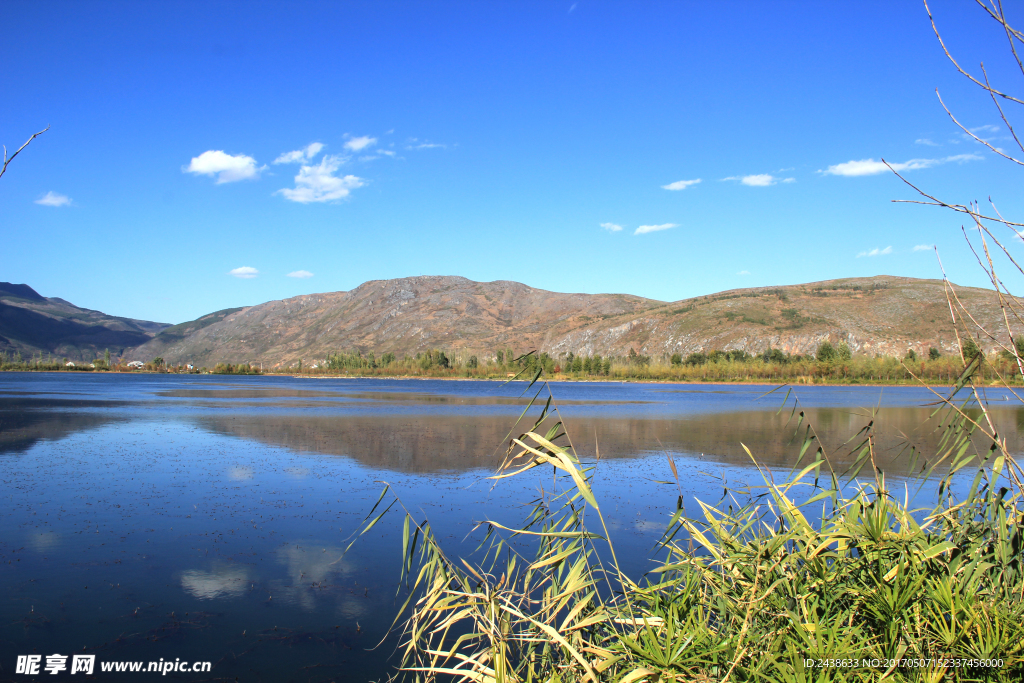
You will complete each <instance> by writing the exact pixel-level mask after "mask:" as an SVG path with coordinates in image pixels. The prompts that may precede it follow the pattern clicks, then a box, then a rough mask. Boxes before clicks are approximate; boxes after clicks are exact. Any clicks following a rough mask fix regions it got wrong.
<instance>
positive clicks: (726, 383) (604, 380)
mask: <svg viewBox="0 0 1024 683" xmlns="http://www.w3.org/2000/svg"><path fill="white" fill-rule="evenodd" d="M16 372H23V373H31V374H48V375H65V374H66V375H199V373H176V372H152V371H147V370H133V371H131V372H118V371H115V370H107V371H102V370H101V371H98V372H96V371H73V370H0V374H4V373H16ZM206 375H208V376H210V375H214V373H206ZM199 376H202V375H199ZM215 376H217V377H225V378H227V377H287V378H291V379H314V380H318V379H378V380H421V381H426V380H441V381H445V382H500V383H502V384H504V383H508V382H524V381H529V378H525V379H524V378H523V377H520V378H517V379H513V378H511V377H509V378H505V379H502V378H500V377H424V376H422V375H296V374H288V373H273V372H266V373H259V374H248V375H246V374H231V373H223V374H216V375H215ZM538 381H547V382H567V383H569V382H573V383H577V382H578V383H582V384H602V383H609V384H693V385H708V386H765V387H767V386H774V387H783V386H790V387H927V388H929V389H936V390H940V389H952V388H953V387H952V385H946V384H922V383H920V382H912V381H902V382H878V381H857V382H828V381H823V382H811V383H804V382H801V383H791V382H776V381H771V380H760V379H743V380H686V379H640V378H598V377H594V378H586V379H577V378H572V377H552V378H548V379H542V380H538ZM1016 386H1017V385H1013V384H1011V385H1006V384H1002V383H999V382H994V383H989V384H983V385H982V384H979V385H978V388H979V389H984V388H1014V387H1016Z"/></svg>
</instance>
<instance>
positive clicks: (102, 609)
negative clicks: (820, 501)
mask: <svg viewBox="0 0 1024 683" xmlns="http://www.w3.org/2000/svg"><path fill="white" fill-rule="evenodd" d="M522 389H523V385H522V383H519V385H518V386H515V385H502V384H500V383H497V382H444V381H417V380H341V379H294V378H280V377H240V378H226V377H214V376H171V375H167V376H163V375H71V374H31V373H27V374H21V373H5V374H0V680H7V679H15V680H17V679H21V680H28V678H29V677H25V676H16V675H15V674H14V669H15V661H16V656H17V655H19V654H31V653H37V654H42V655H49V654H54V653H60V654H65V655H70V654H73V653H85V654H95V655H96V656H97V661H98V662H102V661H111V660H135V661H147V662H148V661H157V660H159V659H161V658H163V659H165V660H174V659H176V658H180V659H182V660H189V661H194V660H209V661H212V662H213V668H212V671H211V673H208V674H191V673H189V674H182V673H179V674H175V673H168V674H167V676H166V677H167V678H171V679H179V680H189V681H200V680H235V678H236V677H237V678H238V680H241V681H335V680H336V681H342V680H344V681H368V680H380V679H384V678H385V677H386V676H387V675H388V673H390V672H392V671H393V665H394V661H395V659H394V657H393V656H392V655H393V652H394V648H395V644H396V642H397V641H396V638H395V637H394V636H391V637H389V636H387V627H388V625H389V624H390V622H391V619H392V618H393V616H394V612H395V609H396V607H397V605H398V604H401V603H400V601H399V602H398V603H397V604H396V590H397V587H398V578H399V564H398V563H399V561H400V558H399V554H400V543H401V541H400V538H401V532H400V528H401V518H400V517H398V516H397V515H394V516H392V517H386V518H385V519H384V520H382V521H381V523H380V524H378V525H377V526H376V527H375V528H374V529H373V531H372V532H371V534H369V535H367V536H364V537H363V538H361V539H360V540H359V541H358V542H357V543H356V544H355V546H354V547H353V549H352V550H351V551H350V552H349V553H348V554H347V555H345V556H344V557H343V558H342V557H341V556H342V549H343V548H344V547H345V545H347V539H349V537H350V535H351V534H352V533H353V531H355V530H357V529H358V528H359V523H360V521H361V520H362V519H363V517H364V516H365V515H366V513H367V512H368V511H369V509H370V508H371V507H372V506H373V504H374V502H375V501H376V500H377V497H378V495H379V494H380V491H381V489H382V486H383V484H382V483H381V482H384V481H387V482H389V483H391V484H392V485H393V486H394V489H395V490H396V491H397V492H398V493H399V494H400V495H401V497H402V499H403V500H404V502H405V503H406V505H407V506H408V507H409V508H411V509H414V510H419V511H422V512H423V513H424V514H425V515H427V516H428V517H429V518H430V519H431V522H432V523H433V525H434V527H435V530H436V531H437V533H438V535H439V537H440V538H442V540H443V541H444V542H445V543H447V544H448V547H449V550H450V551H451V552H452V553H461V554H466V553H468V552H469V551H470V550H472V548H474V547H475V546H476V543H477V542H478V541H479V538H478V537H476V536H472V535H470V536H469V537H468V538H467V535H469V534H470V532H471V531H472V529H473V527H474V526H475V524H476V523H477V522H478V521H480V520H484V519H494V520H497V521H501V522H502V523H504V524H506V525H512V524H515V523H517V522H519V521H520V520H521V519H522V518H523V516H524V514H525V508H524V504H526V503H529V501H531V500H533V499H534V498H536V497H537V496H538V495H539V494H538V491H539V489H540V487H542V486H544V485H546V483H548V482H550V474H547V475H546V476H541V475H538V476H536V477H533V476H525V477H522V478H520V479H516V480H512V481H506V482H503V483H501V484H500V485H498V486H496V487H495V486H492V482H490V481H488V480H487V479H486V477H487V476H488V474H490V473H491V472H492V471H493V469H494V467H495V466H496V465H497V464H498V463H499V462H500V458H501V455H502V453H503V448H502V447H501V444H502V442H503V440H504V439H505V437H506V435H507V434H508V432H509V430H510V429H511V427H512V424H513V423H514V422H515V419H516V417H517V416H518V415H519V413H520V412H522V410H523V409H524V407H525V405H526V401H525V399H523V398H521V397H520V392H521V391H522ZM552 391H553V392H554V395H555V398H556V402H557V405H558V406H559V409H560V412H561V415H562V417H563V418H564V420H565V422H566V424H567V425H568V431H569V435H570V436H571V438H572V440H573V443H574V445H575V447H576V449H577V451H578V452H579V453H580V455H581V457H583V458H584V459H585V460H587V461H596V458H595V456H596V455H597V452H598V449H599V450H600V460H599V461H597V462H598V464H597V475H596V484H595V490H596V493H597V496H598V499H599V501H600V502H601V504H602V508H603V510H604V511H605V514H606V516H607V517H608V518H609V522H610V526H611V527H612V533H613V537H614V540H615V542H616V544H617V546H618V547H619V548H620V553H619V556H620V557H624V558H627V562H628V564H627V566H626V567H625V569H626V571H627V572H628V573H630V574H632V575H634V576H640V575H641V574H642V573H643V572H644V571H645V569H646V568H647V567H648V564H647V560H646V559H645V558H647V557H649V551H650V549H651V547H652V546H653V545H654V543H655V541H656V540H657V539H658V537H659V535H660V533H661V531H663V530H664V526H665V522H666V521H667V519H668V516H669V515H670V514H671V512H672V511H673V510H674V507H675V502H676V496H677V495H678V491H677V489H676V484H675V483H673V484H671V485H666V484H660V483H657V482H658V481H664V480H668V479H671V475H670V473H669V468H668V465H667V459H666V458H667V456H668V457H672V458H673V459H674V461H675V463H676V465H677V468H678V470H679V474H680V486H681V490H682V492H683V494H684V497H685V499H686V500H688V501H691V504H692V501H693V499H694V498H700V499H703V500H706V501H712V502H713V501H715V500H717V499H718V498H719V497H720V496H721V495H722V488H723V481H724V482H727V483H728V484H729V485H740V484H742V483H744V482H750V483H752V484H753V483H757V482H758V481H759V478H758V476H757V473H756V472H755V471H752V470H751V468H750V467H749V459H748V458H747V456H746V454H745V453H744V452H743V450H742V448H741V446H740V443H741V442H742V443H745V444H746V445H747V446H748V447H749V448H750V449H751V450H752V451H753V452H754V453H755V454H756V455H757V456H758V457H759V458H760V459H761V460H762V461H763V462H765V463H767V464H770V465H772V466H777V467H780V468H783V467H786V466H789V465H791V464H792V463H793V458H794V457H795V455H796V449H797V446H794V444H793V443H792V436H793V428H792V426H789V427H787V426H786V418H787V417H788V416H789V410H788V409H787V410H785V411H783V413H782V414H781V415H779V414H777V411H778V409H779V408H780V405H781V402H782V398H783V394H781V393H776V394H772V395H770V396H767V397H765V396H763V395H764V393H765V388H764V387H760V386H757V387H750V386H724V387H723V386H701V385H668V384H614V383H556V384H553V385H552ZM797 394H798V396H799V400H800V402H801V405H802V407H803V408H805V409H806V412H807V414H808V417H809V419H810V420H811V422H812V423H814V424H815V426H816V427H817V429H818V432H819V434H820V435H821V438H822V442H823V443H824V444H825V446H826V448H827V449H828V450H829V452H830V453H832V454H834V457H835V460H836V462H838V463H840V464H842V463H843V462H844V461H848V458H847V455H846V454H845V453H844V451H843V449H842V448H841V447H840V446H841V444H842V443H843V442H844V441H846V440H847V439H849V438H850V437H851V436H852V435H853V434H855V433H856V432H857V430H859V429H860V428H861V427H862V426H864V424H865V423H866V422H867V421H868V420H869V419H871V418H870V417H869V415H870V413H871V411H872V409H875V410H876V412H877V415H876V418H875V424H876V429H877V431H878V435H879V437H878V461H879V463H880V464H881V465H882V467H883V468H884V469H886V470H887V471H890V472H892V473H893V474H894V475H898V474H901V473H904V470H905V464H904V462H903V461H902V460H901V459H900V456H899V453H900V452H901V451H902V450H903V448H904V447H905V444H906V443H908V442H909V443H912V444H914V445H915V446H917V447H919V448H921V449H923V450H924V451H925V452H927V451H928V450H929V449H930V448H931V449H934V447H935V444H936V442H937V435H936V434H935V433H934V432H933V428H934V425H933V424H924V423H925V420H926V419H927V418H928V415H929V414H930V412H931V410H932V409H931V408H930V407H927V406H926V404H927V403H929V402H931V401H932V400H933V399H934V396H933V395H932V394H931V393H929V392H928V391H927V390H924V389H919V388H907V387H899V388H895V387H886V388H884V389H881V388H878V387H871V388H866V387H841V388H837V387H807V388H802V389H800V390H798V391H797ZM988 398H989V399H990V400H991V401H992V403H991V405H992V406H994V413H993V414H994V415H995V416H996V419H997V422H998V428H999V430H1000V432H1001V433H1002V434H1004V435H1006V436H1007V437H1008V439H1009V443H1010V446H1011V449H1012V450H1014V451H1016V452H1019V451H1020V450H1022V447H1021V436H1022V434H1024V408H1018V407H1016V406H1015V404H1014V403H1013V401H1010V400H1007V398H1009V397H1007V396H1006V395H1005V394H1003V393H1001V392H998V391H996V392H990V394H989V396H988ZM534 412H536V411H534ZM922 425H923V426H922ZM538 471H539V470H538ZM531 474H532V473H531ZM694 505H695V504H694ZM688 509H693V508H689V507H688ZM623 550H624V552H623ZM66 675H68V674H67V672H63V673H62V674H58V675H57V676H50V675H45V676H40V677H39V678H40V679H41V680H42V679H45V680H54V679H56V678H59V677H61V676H66ZM107 676H108V677H109V679H110V680H114V679H116V680H121V681H127V680H132V675H131V674H127V673H120V674H107ZM152 676H154V674H148V675H147V674H138V675H136V678H138V679H140V680H141V679H145V678H151V677H152ZM94 679H95V680H105V678H104V675H103V674H101V673H99V672H97V674H96V675H95V676H94ZM71 680H75V679H71Z"/></svg>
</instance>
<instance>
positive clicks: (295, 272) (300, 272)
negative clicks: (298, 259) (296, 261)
mask: <svg viewBox="0 0 1024 683" xmlns="http://www.w3.org/2000/svg"><path fill="white" fill-rule="evenodd" d="M288 277H297V278H299V279H301V280H305V279H306V278H308V277H313V273H311V272H309V271H308V270H293V271H292V272H290V273H288Z"/></svg>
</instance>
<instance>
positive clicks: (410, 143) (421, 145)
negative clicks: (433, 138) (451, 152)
mask: <svg viewBox="0 0 1024 683" xmlns="http://www.w3.org/2000/svg"><path fill="white" fill-rule="evenodd" d="M405 148H406V149H447V148H448V145H444V144H441V143H440V142H429V141H427V140H420V139H419V138H409V139H408V140H407V141H406V144H405Z"/></svg>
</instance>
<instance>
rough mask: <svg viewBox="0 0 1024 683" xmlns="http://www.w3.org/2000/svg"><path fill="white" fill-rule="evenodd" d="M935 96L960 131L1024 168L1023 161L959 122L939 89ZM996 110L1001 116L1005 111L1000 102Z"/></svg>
mask: <svg viewBox="0 0 1024 683" xmlns="http://www.w3.org/2000/svg"><path fill="white" fill-rule="evenodd" d="M935 96H936V97H938V98H939V104H941V105H942V108H943V109H945V110H946V113H947V114H949V118H951V119H952V120H953V123H955V124H956V125H957V127H958V128H960V130H962V131H963V132H965V133H967V134H968V135H970V136H971V137H972V138H974V139H975V140H977V141H978V142H980V143H981V144H983V145H985V146H986V147H988V148H989V149H990V150H992V151H993V152H995V153H996V154H998V155H999V156H1001V157H1003V158H1005V159H1009V160H1010V161H1012V162H1013V163H1015V164H1020V165H1021V166H1024V161H1021V160H1020V159H1014V158H1013V157H1011V156H1010V155H1009V154H1007V153H1006V152H1003V151H1001V150H1000V149H999V148H997V147H994V146H993V145H992V144H991V143H990V142H989V141H988V140H983V139H982V138H979V137H978V136H977V135H975V134H974V133H973V132H971V130H970V129H969V128H967V126H965V125H964V124H962V123H960V122H959V121H957V120H956V117H955V116H953V112H951V111H950V110H949V107H947V106H946V103H945V102H943V101H942V95H940V94H939V89H938V88H936V89H935ZM996 108H998V109H999V113H1000V115H1001V114H1002V113H1003V110H1002V108H1001V107H999V102H998V101H997V102H996ZM1003 121H1006V117H1005V116H1004V117H1003ZM1006 125H1007V126H1009V125H1010V124H1009V123H1007V124H1006ZM1010 130H1011V131H1012V130H1013V129H1012V128H1011V129H1010ZM1016 138H1017V136H1016V135H1014V139H1016ZM1018 144H1019V143H1018Z"/></svg>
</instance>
